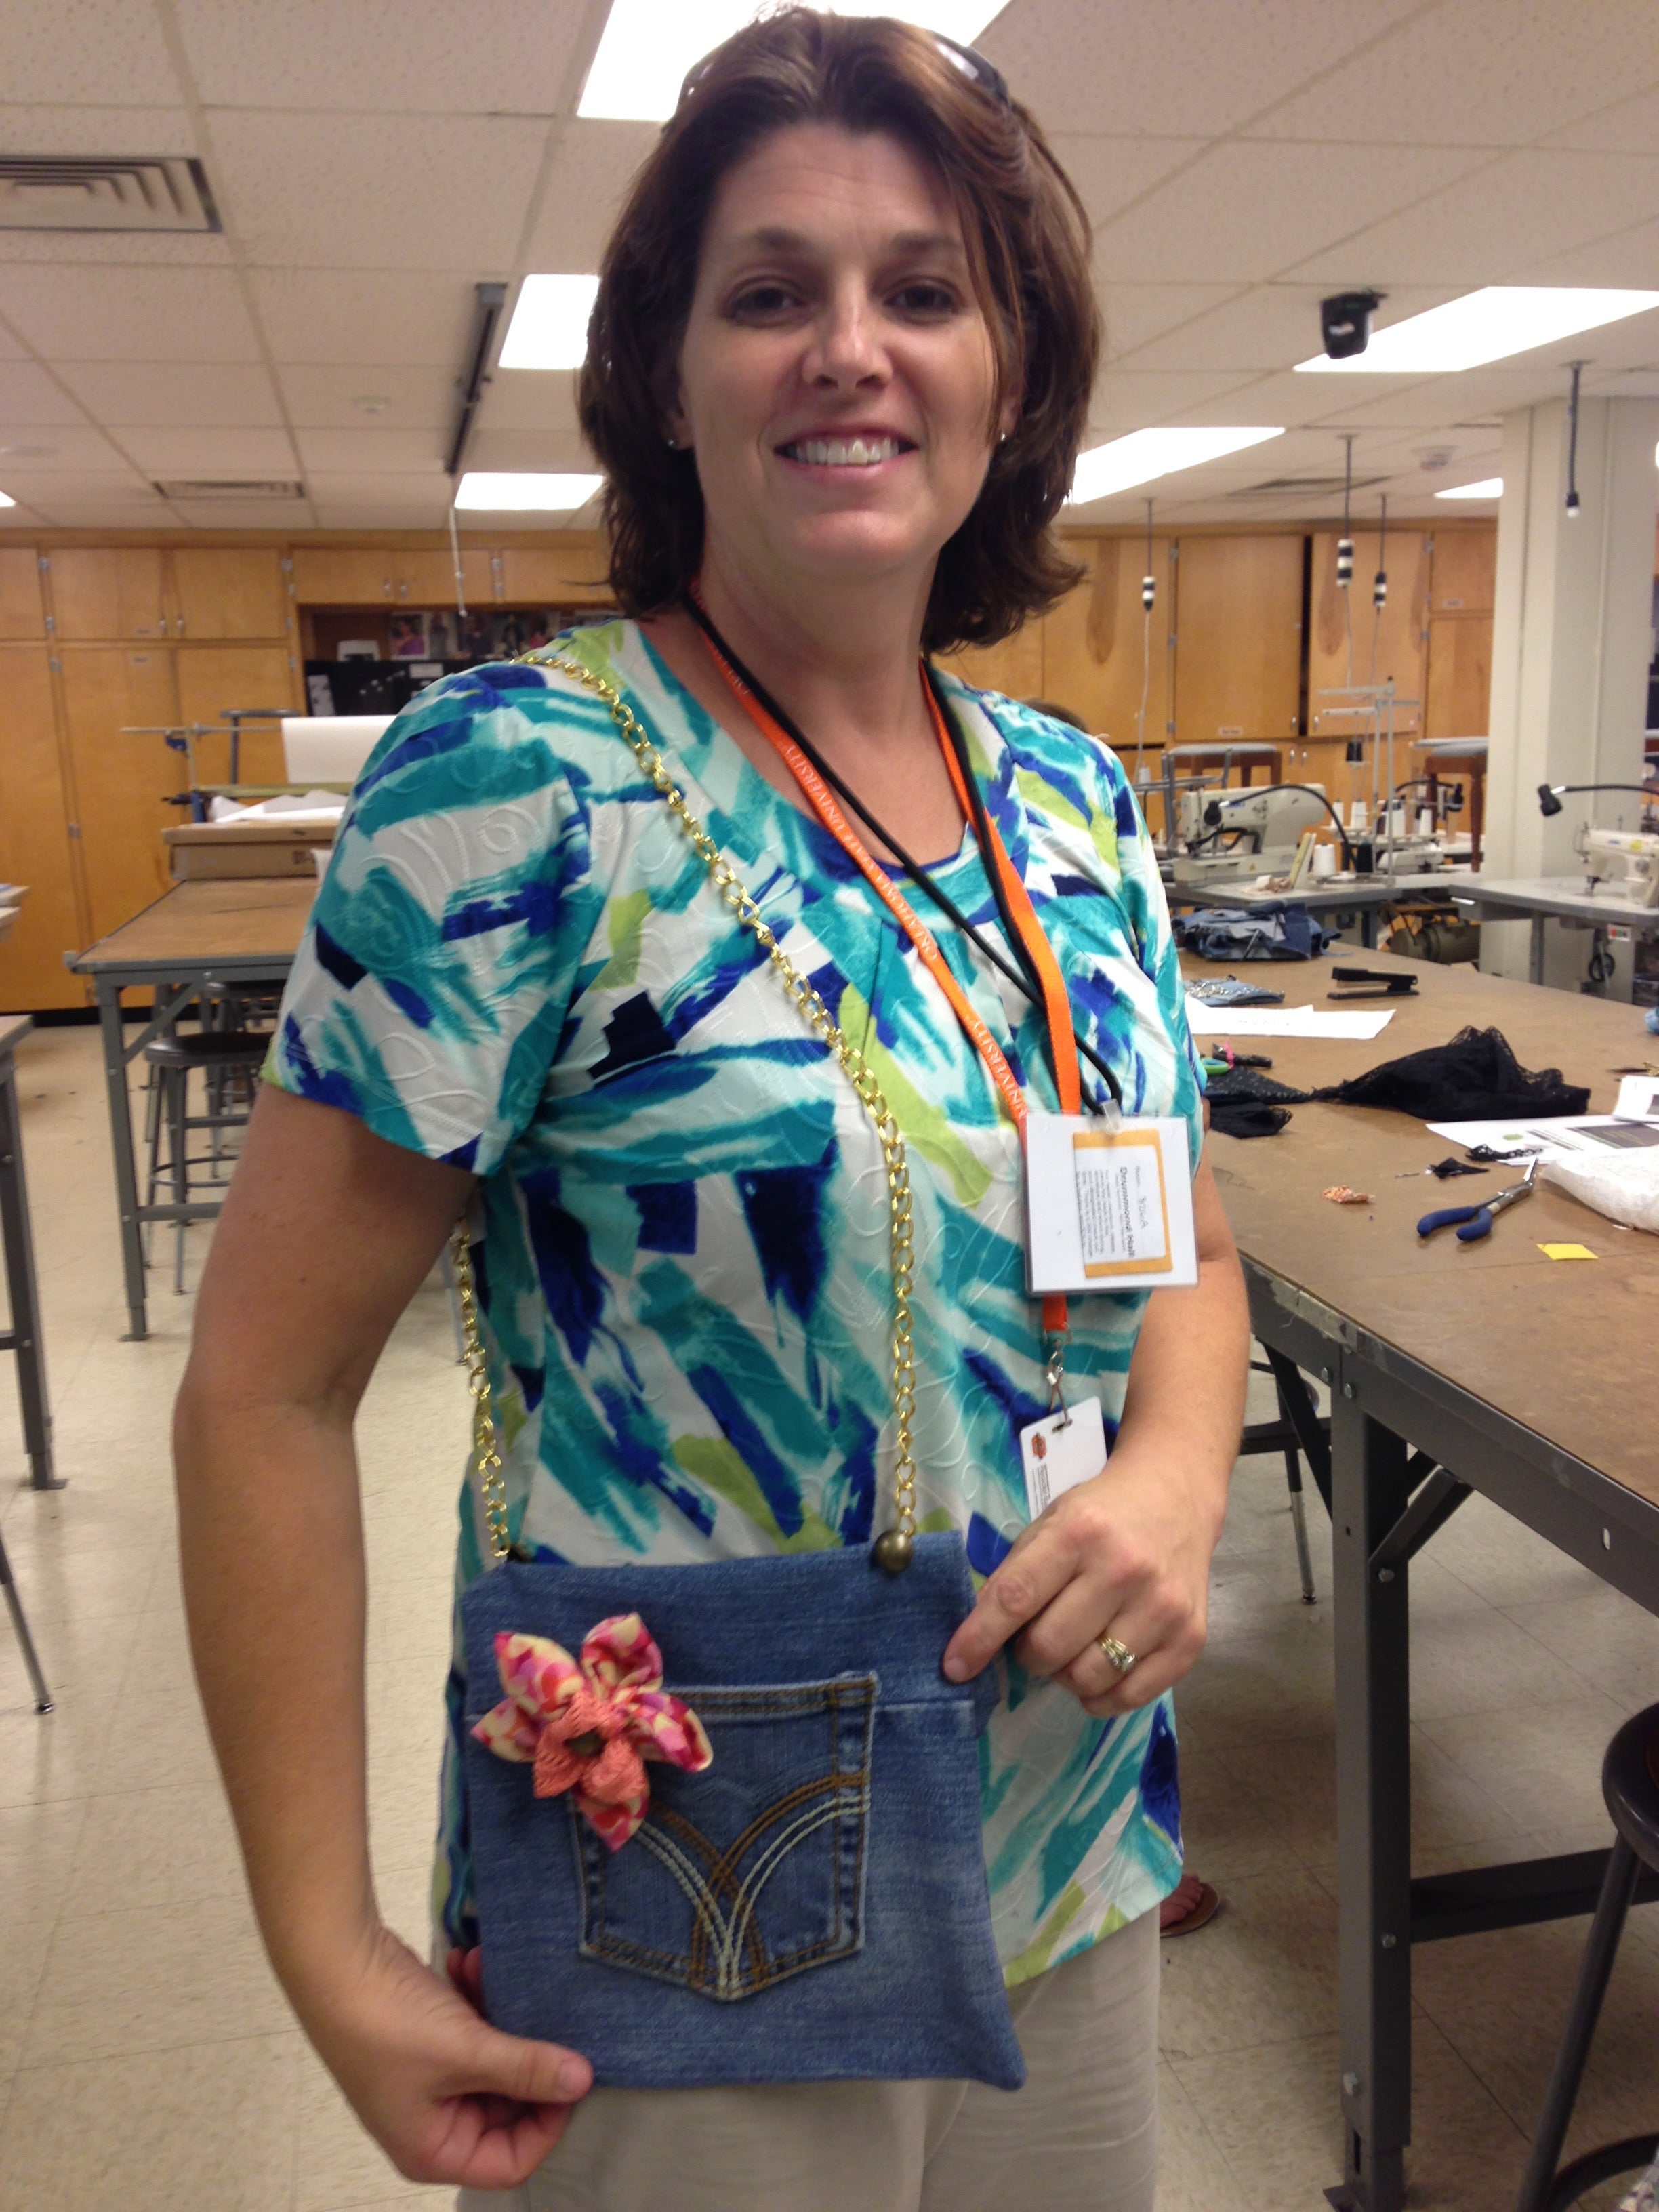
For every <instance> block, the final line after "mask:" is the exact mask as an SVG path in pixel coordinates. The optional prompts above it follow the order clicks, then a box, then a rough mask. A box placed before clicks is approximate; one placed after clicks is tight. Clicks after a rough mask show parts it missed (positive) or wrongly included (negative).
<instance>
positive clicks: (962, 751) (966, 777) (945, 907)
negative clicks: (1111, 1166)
mask: <svg viewBox="0 0 1659 2212" xmlns="http://www.w3.org/2000/svg"><path fill="white" fill-rule="evenodd" d="M681 604H682V605H683V606H684V609H685V611H686V613H687V614H689V615H690V617H691V619H692V621H693V622H695V623H696V625H697V627H698V629H700V630H702V633H703V634H704V635H705V636H706V637H707V638H708V640H709V641H710V643H711V644H713V645H714V647H716V649H717V650H718V651H719V653H720V656H721V658H722V659H724V660H726V661H727V662H728V663H729V664H730V665H731V667H732V671H733V672H734V673H735V674H736V675H737V676H738V677H739V678H741V680H742V681H743V683H744V684H745V685H746V686H747V687H748V689H749V690H750V691H752V692H753V693H754V695H755V696H756V698H757V699H758V700H759V702H760V703H761V705H762V706H763V708H765V709H766V711H767V713H768V714H769V715H770V716H771V717H772V719H773V720H774V721H775V723H776V724H777V725H778V726H779V728H780V729H781V730H782V731H783V732H785V734H786V735H787V736H788V737H790V738H793V740H794V742H795V744H798V745H799V747H800V749H801V750H802V752H804V753H805V756H806V757H807V759H808V760H809V761H811V763H812V766H813V767H814V768H815V769H817V772H818V774H819V775H821V776H822V777H823V780H824V781H825V782H826V783H827V784H828V785H829V787H830V789H831V790H832V791H834V792H835V793H836V796H837V797H838V798H839V799H842V800H844V801H845V803H846V804H847V805H848V806H849V807H851V809H852V810H853V811H854V814H856V815H857V816H858V817H859V819H860V822H862V823H863V824H864V826H865V828H866V829H867V830H868V831H869V832H870V834H871V835H872V836H873V837H875V838H876V839H877V840H878V842H880V843H881V844H883V845H884V846H885V847H886V848H887V849H888V851H889V852H890V854H892V855H893V858H894V859H895V860H896V861H897V862H898V864H899V866H900V867H901V868H902V870H903V871H904V872H905V874H906V875H907V876H908V878H910V881H911V882H912V883H913V884H915V887H916V889H917V890H920V891H921V892H922V893H923V894H924V895H925V896H927V898H929V899H931V900H932V901H933V904H934V905H935V906H936V907H938V908H939V911H940V913H941V914H943V915H945V917H946V919H947V920H948V921H951V923H953V924H954V925H955V927H957V929H959V930H961V932H962V933H963V936H964V937H966V938H968V939H969V940H970V942H971V943H972V944H973V945H975V947H976V948H977V950H978V951H980V952H981V953H982V954H983V955H984V957H985V958H986V959H987V960H988V961H989V962H990V963H991V965H992V966H993V967H994V968H995V969H997V970H998V971H999V972H1000V974H1001V975H1004V976H1006V978H1007V980H1008V981H1009V982H1011V983H1012V985H1013V986H1014V988H1015V989H1016V990H1017V991H1018V992H1020V993H1021V994H1023V995H1024V997H1025V998H1026V999H1028V1000H1030V1003H1031V1005H1032V1006H1035V1007H1036V1010H1037V1012H1039V1013H1046V1012H1047V1002H1046V1001H1045V1000H1044V998H1043V995H1042V983H1041V981H1040V980H1039V979H1038V978H1037V976H1036V970H1035V968H1034V967H1033V966H1032V964H1031V960H1030V954H1029V953H1028V952H1027V951H1026V949H1025V943H1024V939H1023V938H1022V937H1021V935H1020V933H1019V931H1018V929H1017V928H1016V927H1015V926H1014V921H1013V917H1012V915H1011V914H1010V913H1009V911H1008V903H1007V896H1008V895H1007V893H1006V890H1004V889H1003V886H1002V883H1001V880H1000V875H999V872H998V871H997V870H996V869H995V868H994V867H993V866H991V864H990V860H989V857H988V855H989V853H990V842H989V838H988V836H987V817H986V812H985V800H984V797H983V795H982V793H981V791H980V787H979V779H978V777H977V776H975V774H974V773H973V769H972V767H971V765H970V763H969V757H968V747H967V741H966V740H965V738H963V734H962V732H961V730H960V728H959V727H958V726H957V718H956V714H955V711H954V709H953V708H951V703H950V702H949V701H948V700H947V699H946V698H945V696H943V694H942V693H941V691H940V690H939V681H938V678H937V677H936V675H935V674H934V671H933V668H932V667H931V666H929V665H927V663H924V664H923V665H924V667H925V668H926V669H927V686H928V690H929V691H930V692H931V694H932V696H933V699H934V700H935V702H937V704H938V706H939V714H940V715H941V717H942V719H943V720H944V723H945V732H946V734H947V735H948V737H949V738H950V740H951V750H952V751H953V752H954V753H955V754H956V757H957V763H958V765H959V766H960V768H961V769H962V773H963V783H964V784H965V785H966V786H967V789H968V796H969V803H970V804H971V805H972V808H973V812H974V834H975V838H976V839H977V841H978V842H979V847H980V852H981V857H983V858H984V859H985V874H986V878H987V881H988V883H989V884H990V886H991V896H992V899H993V901H994V903H995V906H996V909H997V918H998V920H999V921H1000V922H1001V924H1002V927H1003V930H1004V932H1005V933H1006V937H1007V939H1008V942H1009V945H1011V946H1012V948H1013V951H1014V953H1015V957H1016V958H1017V959H1018V962H1019V966H1018V968H1014V967H1012V966H1011V965H1010V964H1009V963H1008V962H1007V961H1006V960H1005V959H1004V958H1003V957H1002V955H1001V953H1000V952H999V951H997V949H996V947H995V946H994V945H992V944H991V943H990V942H989V941H988V940H987V938H986V937H985V936H984V934H983V933H982V932H981V930H980V929H978V928H977V927H975V924H974V923H973V922H971V921H969V919H968V917H967V915H965V914H963V911H962V908H960V907H959V906H958V905H957V902H956V901H955V900H954V899H953V898H951V896H950V895H949V893H948V892H946V891H945V890H941V889H940V887H939V884H936V883H935V882H934V881H933V878H932V876H930V875H929V874H928V872H927V869H926V868H925V867H923V866H922V865H921V862H920V861H919V860H913V859H912V858H911V856H910V854H908V853H907V852H906V851H905V849H904V848H903V846H902V845H901V844H900V842H899V841H898V839H897V838H896V837H895V836H894V835H893V833H892V832H891V830H890V829H886V828H884V825H883V824H882V823H880V822H878V820H877V819H876V817H875V816H874V815H873V814H872V813H871V811H870V810H869V808H868V807H867V806H866V805H865V804H864V802H863V801H862V799H860V798H859V797H858V795H857V793H855V792H854V791H852V790H851V789H850V788H849V787H848V785H847V784H846V783H845V782H844V781H842V777H841V776H840V775H837V774H836V770H835V769H833V768H831V766H830V765H829V762H828V761H826V760H825V759H824V758H823V755H822V754H821V753H820V752H819V751H818V750H817V746H816V745H815V744H813V743H812V741H811V738H809V737H807V735H806V733H805V731H804V730H802V728H801V727H800V726H799V723H798V722H796V721H795V720H794V719H793V716H791V715H790V714H788V713H787V710H786V709H785V708H783V707H781V706H780V704H779V703H778V702H777V701H776V700H775V698H774V697H773V696H772V695H771V693H770V692H769V690H767V689H766V687H765V685H764V684H762V683H761V681H760V680H759V678H757V676H755V675H754V674H753V673H752V672H751V671H750V670H749V669H748V668H746V667H745V666H744V664H743V662H742V661H741V660H739V659H738V656H737V654H736V653H734V652H733V651H732V647H730V646H729V645H728V644H727V643H726V640H725V639H724V638H723V637H722V636H721V635H720V631H719V630H718V629H715V627H714V622H713V620H712V618H711V617H709V616H708V613H706V612H705V611H704V610H703V609H702V607H701V606H699V605H698V604H697V602H696V599H693V598H692V596H691V594H690V592H687V593H686V595H685V597H684V599H683V600H682V602H681ZM1072 1036H1073V1041H1074V1042H1075V1043H1076V1045H1077V1048H1078V1050H1079V1053H1081V1054H1082V1055H1083V1057H1084V1058H1085V1060H1088V1062H1089V1063H1090V1065H1091V1066H1092V1067H1093V1068H1095V1069H1096V1070H1097V1073H1099V1074H1100V1076H1101V1077H1102V1079H1103V1080H1104V1082H1105V1085H1106V1088H1107V1089H1108V1090H1109V1091H1110V1092H1111V1094H1112V1097H1113V1099H1114V1100H1115V1103H1117V1104H1118V1106H1120V1107H1121V1105H1122V1103H1123V1086H1122V1085H1121V1083H1120V1082H1119V1081H1118V1079H1117V1077H1116V1075H1115V1073H1114V1072H1113V1070H1112V1069H1111V1068H1110V1067H1109V1066H1108V1065H1107V1063H1106V1061H1105V1060H1103V1059H1102V1058H1101V1056H1100V1054H1098V1053H1097V1051H1096V1050H1095V1048H1094V1047H1093V1046H1092V1045H1091V1044H1090V1043H1089V1042H1088V1041H1087V1039H1086V1038H1085V1037H1084V1036H1080V1035H1079V1032H1078V1030H1077V1028H1076V1025H1075V1024H1073V1030H1072ZM1050 1049H1051V1050H1052V1045H1051V1047H1050ZM1054 1077H1055V1083H1056V1086H1058V1083H1059V1070H1058V1069H1056V1070H1055V1071H1054ZM1090 1103H1091V1105H1092V1106H1093V1107H1094V1108H1095V1110H1096V1111H1097V1112H1098V1111H1099V1110H1100V1109H1099V1103H1098V1101H1097V1100H1095V1099H1092V1098H1091V1101H1090Z"/></svg>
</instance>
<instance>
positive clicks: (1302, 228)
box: [1095, 142, 1580, 284]
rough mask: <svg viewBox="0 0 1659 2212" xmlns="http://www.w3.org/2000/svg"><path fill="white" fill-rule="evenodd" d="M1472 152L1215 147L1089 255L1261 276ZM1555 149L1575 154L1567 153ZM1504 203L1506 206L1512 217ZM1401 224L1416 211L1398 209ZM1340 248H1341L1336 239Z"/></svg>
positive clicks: (1459, 166) (1113, 270)
mask: <svg viewBox="0 0 1659 2212" xmlns="http://www.w3.org/2000/svg"><path fill="white" fill-rule="evenodd" d="M1479 158H1480V157H1479V156H1478V155H1471V154H1466V153H1462V152H1458V151H1455V150H1453V149H1443V148H1425V147H1415V148H1413V149H1411V151H1410V153H1409V154H1407V155H1403V156H1402V155H1401V153H1400V152H1399V151H1398V150H1397V149H1394V148H1387V147H1382V146H1367V145H1346V146H1304V145H1299V144H1298V145H1288V146H1284V145H1267V144H1265V143H1259V142H1245V143H1229V144H1227V145H1225V146H1218V147H1215V148H1213V149H1212V150H1211V151H1210V152H1209V153H1207V154H1206V155H1203V156H1202V157H1201V158H1200V160H1199V161H1195V162H1194V164H1193V165H1192V167H1190V168H1187V169H1183V170H1182V173H1180V175H1179V176H1177V177H1173V178H1171V179H1170V181H1169V182H1168V183H1167V184H1164V185H1158V187H1157V188H1156V189H1155V190H1154V191H1152V192H1151V193H1149V194H1148V195H1147V197H1146V198H1145V199H1143V200H1142V201H1141V202H1140V203H1139V205H1138V206H1137V207H1135V208H1133V210H1131V211H1130V212H1129V213H1128V214H1127V215H1125V216H1120V217H1119V219H1118V220H1117V221H1116V222H1111V223H1108V224H1106V225H1105V226H1104V227H1103V228H1102V229H1101V230H1100V231H1099V232H1098V233H1097V235H1096V239H1095V266H1096V268H1097V270H1100V271H1101V272H1102V273H1103V276H1105V277H1106V279H1107V281H1108V282H1110V281H1111V280H1112V279H1113V278H1114V277H1116V278H1127V279H1129V280H1131V281H1134V280H1139V281H1141V282H1149V281H1151V280H1152V279H1155V278H1167V279H1176V280H1181V281H1185V282H1208V283H1227V282H1229V281H1231V283H1235V284H1239V283H1260V282H1261V280H1262V279H1263V278H1266V277H1269V276H1279V275H1280V274H1281V273H1290V274H1292V275H1302V274H1304V273H1311V272H1306V271H1304V270H1302V269H1300V268H1297V269H1294V270H1292V269H1291V267H1290V264H1292V263H1303V262H1305V261H1306V259H1307V257H1308V256H1309V255H1310V253H1312V252H1314V251H1315V250H1316V246H1317V245H1322V244H1326V243H1327V242H1330V243H1331V244H1332V245H1333V246H1334V241H1336V240H1340V239H1343V238H1346V236H1347V235H1348V234H1350V233H1352V232H1353V231H1355V230H1358V229H1359V228H1360V227H1361V226H1362V225H1363V224H1364V223H1365V222H1366V220H1367V218H1368V217H1370V218H1373V219H1374V218H1375V217H1376V215H1377V214H1378V213H1379V212H1381V211H1382V210H1389V209H1395V208H1401V209H1403V208H1406V207H1407V206H1408V205H1409V204H1411V203H1412V202H1413V201H1414V200H1417V199H1420V198H1422V197H1425V195H1427V194H1428V193H1430V192H1431V191H1435V190H1436V189H1437V187H1438V186H1441V185H1445V184H1448V183H1449V181H1450V180H1451V179H1453V178H1454V177H1456V176H1458V175H1460V174H1461V173H1462V172H1463V171H1465V170H1467V169H1468V168H1469V167H1471V166H1472V165H1473V164H1474V162H1475V161H1478V160H1479ZM1557 158H1559V159H1561V160H1568V161H1571V160H1577V159H1578V158H1580V157H1579V156H1577V155H1561V156H1559V157H1557ZM1512 220H1513V210H1511V221H1512ZM1396 222H1398V223H1399V224H1400V225H1401V227H1404V226H1406V225H1407V224H1408V223H1410V222H1414V218H1412V217H1407V216H1403V215H1402V216H1399V217H1397V218H1396ZM1344 251H1346V249H1344Z"/></svg>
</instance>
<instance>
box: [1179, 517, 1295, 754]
mask: <svg viewBox="0 0 1659 2212" xmlns="http://www.w3.org/2000/svg"><path fill="white" fill-rule="evenodd" d="M1179 543H1180V559H1179V562H1178V564H1177V571H1176V574H1177V583H1176V622H1175V632H1176V652H1175V664H1176V673H1175V723H1176V736H1177V738H1178V740H1179V742H1180V743H1181V744H1184V745H1193V744H1215V743H1216V742H1217V740H1218V739H1220V740H1223V741H1225V739H1226V738H1230V737H1231V738H1257V739H1266V740H1267V741H1268V742H1270V743H1273V744H1286V745H1288V744H1290V743H1291V740H1292V739H1293V738H1296V737H1297V715H1298V704H1297V702H1298V699H1299V696H1300V692H1301V679H1302V557H1303V556H1302V547H1303V540H1302V538H1300V537H1299V536H1293V535H1289V534H1286V535H1280V536H1272V537H1270V536H1267V535H1263V536H1261V537H1254V536H1252V537H1239V538H1182V539H1181V540H1180V541H1179Z"/></svg>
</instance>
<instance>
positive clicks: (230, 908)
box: [73, 876, 317, 975]
mask: <svg viewBox="0 0 1659 2212" xmlns="http://www.w3.org/2000/svg"><path fill="white" fill-rule="evenodd" d="M316 895H317V884H316V881H315V878H313V877H309V876H307V877H304V878H299V879H295V880H290V879H289V878H288V877H286V876H241V877H237V876H228V877H221V878H206V879H204V880H202V881H193V882H186V883H182V884H174V886H173V889H172V890H170V891H165V892H163V894H162V896H161V897H160V898H158V899H157V900H156V902H155V904H154V905H153V906H147V907H146V908H144V909H143V912H142V913H141V914H136V915H134V916H133V918H132V920H131V921H127V922H123V924H122V925H121V927H120V928H119V929H113V930H112V931H111V932H110V933H109V935H108V936H107V937H100V939H99V940H98V942H97V944H96V945H92V946H90V947H89V948H88V951H85V952H83V953H82V955H81V957H80V958H79V959H78V960H76V962H75V963H73V964H74V967H75V969H76V973H77V974H79V975H98V974H100V973H104V974H107V973H109V972H111V971H112V970H119V969H144V970H145V971H146V972H149V971H150V970H154V969H167V967H168V965H169V963H177V965H178V966H179V969H181V970H183V969H197V968H201V967H203V966H216V965H220V964H224V965H237V964H242V963H248V962H255V963H268V964H269V966H270V967H271V968H273V969H276V971H277V972H279V973H280V972H281V970H282V969H283V968H284V967H285V966H286V965H287V963H289V961H291V960H292V959H293V957H294V956H295V953H296V952H297V951H299V949H300V939H301V936H302V935H303V934H304V933H305V926H306V917H307V915H309V913H310V912H311V903H312V901H313V898H315V896H316Z"/></svg>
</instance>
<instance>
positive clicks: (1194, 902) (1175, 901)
mask: <svg viewBox="0 0 1659 2212" xmlns="http://www.w3.org/2000/svg"><path fill="white" fill-rule="evenodd" d="M1478 880H1479V879H1478V878H1476V877H1474V876H1473V875H1471V874H1470V872H1469V871H1468V869H1467V868H1437V869H1433V870H1430V869H1414V870H1413V871H1412V872H1411V873H1410V874H1407V873H1405V872H1403V871H1402V872H1401V874H1399V875H1397V876H1360V877H1350V878H1348V880H1347V881H1346V882H1339V881H1338V880H1337V879H1336V878H1334V877H1326V878H1323V879H1322V880H1321V879H1317V878H1312V877H1310V878H1308V879H1307V880H1306V881H1305V882H1304V883H1302V884H1299V885H1298V886H1297V889H1296V890H1293V891H1273V890H1257V889H1256V887H1255V882H1254V880H1249V881H1244V882H1240V883H1237V884H1173V883H1170V884H1165V886H1164V890H1165V893H1166V896H1168V899H1169V902H1170V905H1171V906H1172V907H1175V908H1200V907H1218V908H1234V909H1237V911H1239V912H1241V913H1244V914H1249V913H1252V912H1253V911H1254V910H1255V908H1257V907H1262V906H1290V907H1297V908H1300V909H1301V911H1302V912H1304V914H1310V915H1313V917H1314V918H1315V920H1316V921H1323V922H1325V923H1326V925H1327V927H1335V928H1339V929H1340V928H1343V927H1346V925H1347V924H1348V923H1349V922H1350V921H1353V920H1354V918H1355V917H1356V916H1358V921H1359V935H1360V942H1361V944H1362V945H1364V948H1365V950H1366V951H1370V949H1371V947H1372V946H1373V945H1375V944H1376V915H1377V909H1378V908H1379V907H1385V906H1395V905H1407V906H1419V905H1423V904H1427V903H1432V902H1434V901H1435V900H1437V899H1446V900H1450V899H1451V898H1452V897H1454V896H1455V895H1456V894H1458V893H1460V892H1467V891H1468V889H1469V887H1470V885H1471V884H1474V883H1476V882H1477V881H1478Z"/></svg>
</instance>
